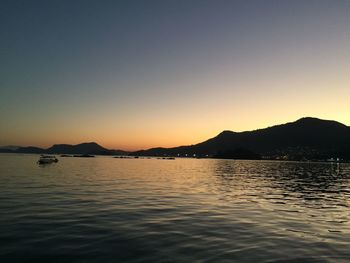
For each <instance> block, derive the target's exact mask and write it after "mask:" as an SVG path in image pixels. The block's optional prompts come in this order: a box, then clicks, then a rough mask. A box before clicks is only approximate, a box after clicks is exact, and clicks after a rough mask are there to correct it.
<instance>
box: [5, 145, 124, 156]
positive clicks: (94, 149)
mask: <svg viewBox="0 0 350 263" xmlns="http://www.w3.org/2000/svg"><path fill="white" fill-rule="evenodd" d="M0 152H2V153H36V154H95V155H128V154H129V152H127V151H123V150H109V149H106V148H104V147H102V146H101V145H98V144H97V143H95V142H87V143H80V144H76V145H70V144H55V145H53V146H51V147H50V148H47V149H43V148H39V147H34V146H28V147H16V146H5V147H0Z"/></svg>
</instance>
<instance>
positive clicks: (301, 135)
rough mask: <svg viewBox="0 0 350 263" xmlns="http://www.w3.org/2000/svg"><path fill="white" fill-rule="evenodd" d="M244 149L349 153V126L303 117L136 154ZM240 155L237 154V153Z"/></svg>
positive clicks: (302, 154)
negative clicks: (193, 142) (194, 143)
mask: <svg viewBox="0 0 350 263" xmlns="http://www.w3.org/2000/svg"><path fill="white" fill-rule="evenodd" d="M238 149H246V150H247V151H250V152H252V153H255V154H260V155H262V156H263V157H266V158H277V157H278V158H288V159H300V158H309V159H319V158H328V157H333V156H339V157H341V158H347V159H348V158H349V157H350V128H349V127H348V126H346V125H344V124H341V123H339V122H336V121H329V120H321V119H317V118H310V117H305V118H301V119H299V120H297V121H295V122H289V123H286V124H281V125H275V126H272V127H268V128H264V129H259V130H254V131H245V132H232V131H223V132H221V133H220V134H218V135H217V136H216V137H214V138H211V139H209V140H207V141H204V142H202V143H198V144H196V145H191V146H181V147H175V148H162V149H161V150H160V149H159V148H153V149H150V150H145V151H138V152H135V153H134V154H136V155H156V156H159V155H168V156H218V154H219V153H220V152H221V153H223V152H231V153H232V152H237V151H238ZM237 158H239V156H238V157H237Z"/></svg>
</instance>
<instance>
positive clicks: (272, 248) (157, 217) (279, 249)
mask: <svg viewBox="0 0 350 263" xmlns="http://www.w3.org/2000/svg"><path fill="white" fill-rule="evenodd" d="M36 160H37V156H35V155H0V187H1V188H0V189H1V192H0V200H1V202H0V213H1V217H0V233H1V235H0V242H1V243H0V244H1V250H0V260H1V262H16V261H17V262H47V261H50V262H52V261H58V262H111V261H117V262H118V261H119V262H155V261H156V262H174V261H176V262H193V261H200V262H222V261H227V262H348V261H350V223H349V218H350V209H349V206H350V203H349V202H350V201H349V197H350V189H349V186H350V181H349V180H350V165H349V164H340V165H339V164H329V163H293V162H265V161H233V160H202V159H201V160H198V159H176V160H175V161H171V160H156V159H137V160H134V159H113V158H108V157H97V158H91V159H83V158H61V159H60V161H59V162H58V163H57V164H53V165H49V166H42V167H40V166H37V165H36V163H35V162H36Z"/></svg>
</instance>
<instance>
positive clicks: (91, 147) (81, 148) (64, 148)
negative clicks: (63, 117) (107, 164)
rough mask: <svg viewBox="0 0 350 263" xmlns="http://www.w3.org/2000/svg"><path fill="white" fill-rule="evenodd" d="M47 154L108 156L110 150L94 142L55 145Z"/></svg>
mask: <svg viewBox="0 0 350 263" xmlns="http://www.w3.org/2000/svg"><path fill="white" fill-rule="evenodd" d="M46 152H47V153H66V154H109V153H110V150H108V149H106V148H104V147H102V146H100V145H98V144H97V143H95V142H88V143H81V144H77V145H70V144H55V145H53V146H51V147H50V148H48V149H47V150H46Z"/></svg>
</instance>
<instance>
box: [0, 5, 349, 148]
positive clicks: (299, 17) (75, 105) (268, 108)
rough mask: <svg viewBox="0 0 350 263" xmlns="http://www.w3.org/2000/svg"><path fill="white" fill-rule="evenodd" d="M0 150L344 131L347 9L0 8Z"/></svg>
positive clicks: (137, 145) (346, 119) (123, 145)
mask: <svg viewBox="0 0 350 263" xmlns="http://www.w3.org/2000/svg"><path fill="white" fill-rule="evenodd" d="M0 33H1V34H0V38H1V39H0V68H1V70H0V91H1V93H0V94H1V96H0V145H11V144H12V145H36V146H42V147H48V146H50V145H51V144H53V143H72V144H75V143H80V142H85V141H96V142H98V143H100V144H101V145H103V146H105V147H108V148H121V149H127V150H135V149H140V148H149V147H154V146H165V147H169V146H178V145H186V144H194V143H198V142H200V141H203V140H205V139H208V138H210V137H213V136H215V135H216V134H217V133H219V132H221V131H222V130H234V131H243V130H251V129H256V128H262V127H266V126H270V125H273V124H279V123H285V122H288V121H294V120H296V119H298V118H300V117H303V116H314V117H319V118H324V119H333V120H337V121H340V122H342V123H344V124H347V125H350V1H336V0H332V1H331V0H327V1H322V0H317V1H312V0H308V1H304V0H303V1H297V0H293V1H292V0H291V1H284V0H281V1H277V0H276V1H260V0H259V1H246V0H244V1H233V0H232V1H220V0H212V1H203V0H201V1H191V0H184V1H179V0H173V1H166V0H161V1H133V0H127V1H98V0H95V1H88V0H84V1H73V0H69V1H64V0H60V1H59V0H57V1H46V0H45V1H28V0H25V1H16V0H11V1H4V0H2V1H1V2H0Z"/></svg>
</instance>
